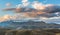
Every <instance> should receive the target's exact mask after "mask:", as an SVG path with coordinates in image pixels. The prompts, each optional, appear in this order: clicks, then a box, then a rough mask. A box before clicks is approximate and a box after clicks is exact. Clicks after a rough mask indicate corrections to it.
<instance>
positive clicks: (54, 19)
mask: <svg viewBox="0 0 60 35" xmlns="http://www.w3.org/2000/svg"><path fill="white" fill-rule="evenodd" d="M43 21H44V22H47V23H57V24H60V16H59V17H51V18H47V19H44V20H43Z"/></svg>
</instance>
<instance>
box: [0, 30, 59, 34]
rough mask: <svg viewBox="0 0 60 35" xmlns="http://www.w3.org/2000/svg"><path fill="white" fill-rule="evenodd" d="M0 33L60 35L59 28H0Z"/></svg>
mask: <svg viewBox="0 0 60 35" xmlns="http://www.w3.org/2000/svg"><path fill="white" fill-rule="evenodd" d="M0 35H60V29H34V30H27V29H25V30H10V29H0Z"/></svg>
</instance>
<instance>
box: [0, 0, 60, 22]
mask: <svg viewBox="0 0 60 35" xmlns="http://www.w3.org/2000/svg"><path fill="white" fill-rule="evenodd" d="M22 8H25V9H22ZM31 8H32V9H31ZM17 17H18V18H19V19H20V20H21V18H22V19H26V18H27V20H29V19H31V18H33V19H35V18H36V19H37V18H38V19H39V20H42V21H45V22H55V23H60V20H59V19H60V0H0V21H5V20H9V19H13V18H14V19H13V20H16V19H17ZM55 18H56V19H55ZM38 19H37V20H38ZM31 20H32V19H31Z"/></svg>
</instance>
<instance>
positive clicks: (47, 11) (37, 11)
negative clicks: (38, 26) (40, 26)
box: [3, 0, 60, 17]
mask: <svg viewBox="0 0 60 35" xmlns="http://www.w3.org/2000/svg"><path fill="white" fill-rule="evenodd" d="M29 5H30V6H31V8H29V7H28V6H29ZM3 10H4V11H14V12H15V13H24V14H23V15H25V16H28V17H40V16H43V17H54V16H57V14H56V13H57V12H60V6H59V5H54V4H43V3H41V2H38V1H34V2H32V3H29V1H28V0H22V4H18V5H16V8H5V9H3ZM58 15H59V14H58Z"/></svg>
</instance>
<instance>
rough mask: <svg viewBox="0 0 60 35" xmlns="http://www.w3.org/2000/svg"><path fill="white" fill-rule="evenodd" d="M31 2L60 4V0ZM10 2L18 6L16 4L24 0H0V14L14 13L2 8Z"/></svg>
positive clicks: (31, 0)
mask: <svg viewBox="0 0 60 35" xmlns="http://www.w3.org/2000/svg"><path fill="white" fill-rule="evenodd" d="M28 1H29V2H31V3H32V2H33V1H39V2H41V3H44V4H60V0H28ZM9 3H10V5H11V6H10V7H16V5H18V4H21V3H22V0H0V16H3V15H5V14H13V13H11V12H3V11H2V9H3V8H6V7H7V4H9Z"/></svg>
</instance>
